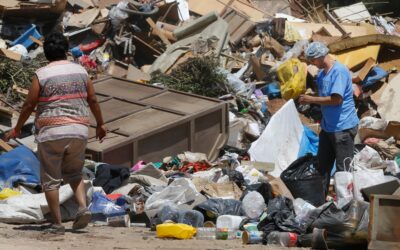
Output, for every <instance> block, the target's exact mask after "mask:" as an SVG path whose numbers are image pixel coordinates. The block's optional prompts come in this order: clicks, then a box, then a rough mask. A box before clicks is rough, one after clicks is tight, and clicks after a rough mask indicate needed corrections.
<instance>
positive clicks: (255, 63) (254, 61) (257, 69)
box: [250, 55, 266, 81]
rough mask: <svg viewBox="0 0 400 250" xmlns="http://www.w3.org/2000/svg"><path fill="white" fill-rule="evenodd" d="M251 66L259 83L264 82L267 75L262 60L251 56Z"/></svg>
mask: <svg viewBox="0 0 400 250" xmlns="http://www.w3.org/2000/svg"><path fill="white" fill-rule="evenodd" d="M250 64H251V66H252V67H253V72H254V73H255V74H256V79H257V81H262V80H264V78H265V76H266V74H265V72H264V70H263V69H262V67H261V63H260V59H259V58H258V57H256V56H255V55H251V56H250Z"/></svg>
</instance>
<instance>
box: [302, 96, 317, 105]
mask: <svg viewBox="0 0 400 250" xmlns="http://www.w3.org/2000/svg"><path fill="white" fill-rule="evenodd" d="M313 100H314V97H313V96H310V95H300V97H299V102H300V104H311V103H312V102H313Z"/></svg>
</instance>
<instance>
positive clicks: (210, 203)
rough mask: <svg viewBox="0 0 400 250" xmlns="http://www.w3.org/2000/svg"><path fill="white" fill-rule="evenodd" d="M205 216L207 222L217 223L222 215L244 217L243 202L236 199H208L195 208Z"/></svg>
mask: <svg viewBox="0 0 400 250" xmlns="http://www.w3.org/2000/svg"><path fill="white" fill-rule="evenodd" d="M193 209H194V210H197V211H200V212H201V213H203V215H204V219H205V220H211V221H216V220H217V218H218V216H220V215H226V214H227V215H239V216H242V215H244V212H243V210H242V202H241V201H238V200H234V199H213V198H212V199H208V200H207V201H205V202H203V203H200V204H198V205H197V206H195V207H194V208H193Z"/></svg>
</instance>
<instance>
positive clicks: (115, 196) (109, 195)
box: [107, 194, 122, 201]
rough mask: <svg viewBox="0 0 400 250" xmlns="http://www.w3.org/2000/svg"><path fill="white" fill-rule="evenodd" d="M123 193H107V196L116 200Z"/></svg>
mask: <svg viewBox="0 0 400 250" xmlns="http://www.w3.org/2000/svg"><path fill="white" fill-rule="evenodd" d="M121 196H122V194H107V198H109V199H111V200H113V201H115V200H116V199H118V198H119V197H121Z"/></svg>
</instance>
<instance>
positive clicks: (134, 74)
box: [126, 64, 151, 81]
mask: <svg viewBox="0 0 400 250" xmlns="http://www.w3.org/2000/svg"><path fill="white" fill-rule="evenodd" d="M126 79H128V80H131V81H149V80H150V79H151V76H150V75H149V74H146V73H144V72H143V71H141V70H140V69H138V68H136V67H135V66H133V65H131V64H129V66H128V74H127V76H126Z"/></svg>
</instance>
